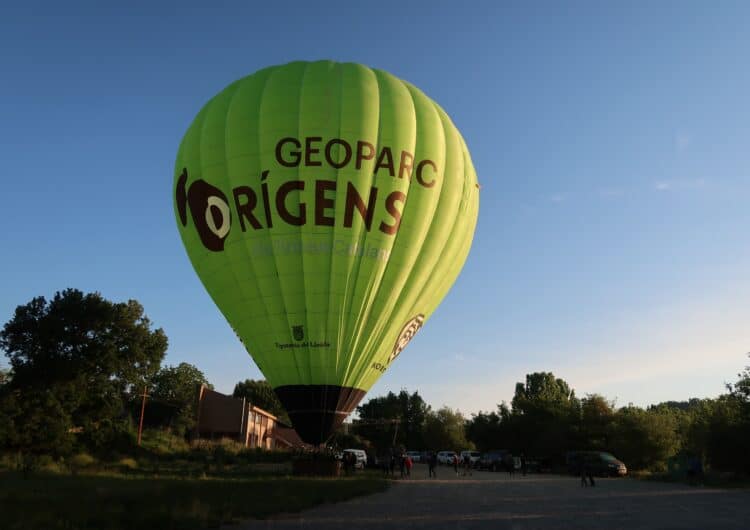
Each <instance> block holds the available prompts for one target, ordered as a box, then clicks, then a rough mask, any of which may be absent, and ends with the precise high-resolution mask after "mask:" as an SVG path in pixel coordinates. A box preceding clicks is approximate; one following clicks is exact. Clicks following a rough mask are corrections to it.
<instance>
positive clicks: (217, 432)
mask: <svg viewBox="0 0 750 530" xmlns="http://www.w3.org/2000/svg"><path fill="white" fill-rule="evenodd" d="M196 431H197V434H198V437H199V438H204V439H209V440H216V439H221V438H231V439H233V440H236V441H238V442H240V443H242V444H244V445H245V447H254V448H261V449H269V450H270V449H297V448H302V447H304V446H305V444H304V442H302V440H300V438H299V436H298V435H297V432H296V431H295V430H294V429H293V428H292V427H291V426H289V425H286V424H285V423H283V422H282V421H279V419H278V418H277V417H276V416H274V415H273V414H271V413H270V412H268V411H265V410H263V409H261V408H260V407H256V406H255V405H253V404H251V403H248V402H247V401H246V400H245V399H244V398H235V397H232V396H227V395H225V394H222V393H220V392H216V391H215V390H211V389H210V388H208V387H206V386H205V385H201V388H200V392H199V394H198V421H197V428H196Z"/></svg>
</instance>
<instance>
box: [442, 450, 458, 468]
mask: <svg viewBox="0 0 750 530" xmlns="http://www.w3.org/2000/svg"><path fill="white" fill-rule="evenodd" d="M457 456H458V455H456V452H455V451H440V452H438V454H437V460H438V464H447V465H453V460H454V459H455V458H456V457H457Z"/></svg>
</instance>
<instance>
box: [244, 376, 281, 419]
mask: <svg viewBox="0 0 750 530" xmlns="http://www.w3.org/2000/svg"><path fill="white" fill-rule="evenodd" d="M232 396H234V397H236V398H245V399H246V400H247V401H248V402H249V403H251V404H253V405H255V406H256V407H259V408H261V409H263V410H265V411H268V412H270V413H271V414H273V415H274V416H277V417H279V418H281V419H282V420H283V421H286V422H287V423H288V422H289V416H288V415H287V412H286V410H285V409H284V406H283V405H282V404H281V401H279V398H278V397H277V396H276V392H274V391H273V387H271V385H269V384H268V381H265V380H264V379H258V380H257V381H256V380H254V379H245V380H244V381H240V382H239V383H237V384H236V385H234V392H232Z"/></svg>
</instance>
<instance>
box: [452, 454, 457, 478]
mask: <svg viewBox="0 0 750 530" xmlns="http://www.w3.org/2000/svg"><path fill="white" fill-rule="evenodd" d="M453 471H455V472H456V476H458V455H457V454H456V453H453Z"/></svg>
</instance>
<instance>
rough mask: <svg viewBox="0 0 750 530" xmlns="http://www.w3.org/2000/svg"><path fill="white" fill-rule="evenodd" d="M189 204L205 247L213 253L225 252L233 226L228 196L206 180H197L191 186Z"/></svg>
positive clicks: (188, 193)
mask: <svg viewBox="0 0 750 530" xmlns="http://www.w3.org/2000/svg"><path fill="white" fill-rule="evenodd" d="M187 202H188V205H189V206H190V214H191V217H192V219H193V223H194V224H195V228H196V230H197V231H198V236H199V237H200V239H201V243H203V246H204V247H206V248H207V249H208V250H211V251H213V252H220V251H222V250H224V240H225V239H226V238H227V236H228V235H229V229H230V228H231V226H232V214H231V212H230V210H229V203H228V202H227V196H226V195H224V193H223V192H222V191H221V190H220V189H219V188H217V187H215V186H212V185H211V184H209V183H208V182H206V181H205V180H196V181H195V182H193V183H192V184H190V188H189V189H188V192H187Z"/></svg>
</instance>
